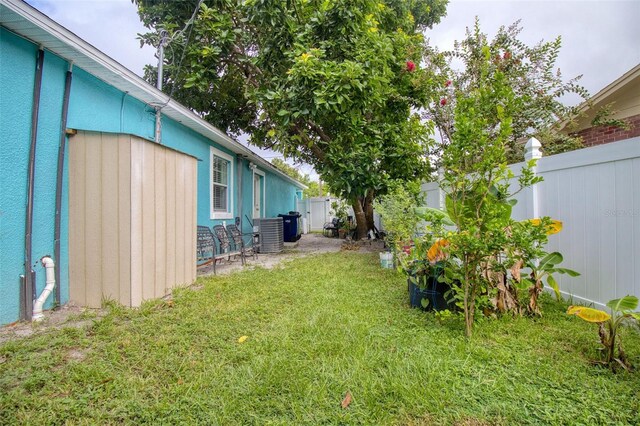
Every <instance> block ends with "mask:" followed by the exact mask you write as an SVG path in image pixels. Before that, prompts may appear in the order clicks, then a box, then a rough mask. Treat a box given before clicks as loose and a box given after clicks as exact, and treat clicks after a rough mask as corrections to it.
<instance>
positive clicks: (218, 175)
mask: <svg viewBox="0 0 640 426" xmlns="http://www.w3.org/2000/svg"><path fill="white" fill-rule="evenodd" d="M231 165H232V157H231V156H230V155H228V154H225V153H224V152H222V151H219V150H217V149H215V148H211V219H231V218H233V213H232V211H231V201H232V196H231V194H232V193H233V179H232V173H231V171H232V166H231Z"/></svg>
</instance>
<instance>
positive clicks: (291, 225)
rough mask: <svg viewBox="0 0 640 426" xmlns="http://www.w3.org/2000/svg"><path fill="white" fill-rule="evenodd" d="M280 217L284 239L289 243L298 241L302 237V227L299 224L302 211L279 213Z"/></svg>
mask: <svg viewBox="0 0 640 426" xmlns="http://www.w3.org/2000/svg"><path fill="white" fill-rule="evenodd" d="M278 217H281V218H282V225H283V227H282V230H283V234H284V241H285V242H287V243H295V242H296V241H298V240H299V239H300V232H299V230H300V227H299V226H298V219H299V218H300V213H296V214H279V215H278ZM300 231H301V230H300Z"/></svg>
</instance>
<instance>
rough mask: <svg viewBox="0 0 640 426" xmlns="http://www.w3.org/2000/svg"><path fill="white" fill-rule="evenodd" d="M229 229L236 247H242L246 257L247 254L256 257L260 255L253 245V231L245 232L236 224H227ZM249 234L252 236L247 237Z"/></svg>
mask: <svg viewBox="0 0 640 426" xmlns="http://www.w3.org/2000/svg"><path fill="white" fill-rule="evenodd" d="M227 231H228V232H229V235H230V236H231V239H232V240H233V242H234V243H235V246H236V248H238V247H240V250H241V251H242V254H243V257H244V259H246V258H247V255H250V256H253V258H254V259H256V258H257V257H258V252H257V251H256V250H255V247H254V246H253V232H252V233H250V234H243V233H241V232H240V230H239V229H238V227H237V226H236V225H227ZM247 236H249V237H250V238H249V239H247V238H246V237H247ZM247 241H248V242H247Z"/></svg>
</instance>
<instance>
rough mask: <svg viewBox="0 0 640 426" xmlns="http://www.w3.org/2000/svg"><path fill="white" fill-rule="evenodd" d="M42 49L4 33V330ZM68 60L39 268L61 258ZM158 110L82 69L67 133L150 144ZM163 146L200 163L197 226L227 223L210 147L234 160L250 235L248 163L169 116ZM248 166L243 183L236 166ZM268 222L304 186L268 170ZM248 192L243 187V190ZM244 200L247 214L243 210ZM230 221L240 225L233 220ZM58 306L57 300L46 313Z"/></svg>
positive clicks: (41, 174) (19, 268)
mask: <svg viewBox="0 0 640 426" xmlns="http://www.w3.org/2000/svg"><path fill="white" fill-rule="evenodd" d="M36 55H37V46H36V45H34V44H33V43H30V42H29V41H26V40H24V39H23V38H21V37H18V36H16V35H15V34H13V33H11V32H9V31H7V30H5V29H4V28H0V92H1V96H0V128H2V132H0V148H1V149H0V170H1V171H2V173H0V191H1V192H0V325H1V324H7V323H10V322H13V321H16V320H17V319H18V317H19V276H20V275H21V274H23V273H24V244H25V243H24V229H25V211H26V202H27V163H28V157H29V141H30V128H31V112H32V105H33V102H32V101H33V87H34V77H35V61H36ZM67 69H68V64H67V62H66V61H65V60H64V59H62V58H60V57H57V56H56V55H54V54H52V53H50V52H46V53H45V62H44V68H43V70H44V72H43V81H42V92H41V105H40V110H39V112H40V114H39V120H38V145H37V156H36V171H35V199H34V223H33V226H34V227H33V255H32V257H33V259H34V262H35V261H36V260H38V259H40V258H41V257H42V256H45V255H53V247H54V241H53V235H54V215H55V183H56V174H57V153H58V145H59V138H60V120H61V112H62V111H61V110H62V101H63V95H64V82H65V73H66V71H67ZM154 122H155V111H154V110H153V108H151V107H149V106H148V105H145V104H144V103H143V102H140V101H139V100H137V99H134V98H132V97H131V96H129V95H128V94H125V93H123V92H122V91H120V90H118V89H116V88H114V87H112V86H110V85H108V84H106V83H104V82H103V81H101V80H99V79H98V78H96V77H94V76H93V75H91V74H90V73H88V72H86V71H84V70H82V69H80V68H78V67H74V69H73V83H72V86H71V97H70V101H69V114H68V120H67V127H68V128H74V129H78V130H90V131H101V132H109V133H127V134H133V135H136V136H140V137H143V138H146V139H153V137H154ZM162 143H163V144H165V145H167V146H169V147H171V148H174V149H177V150H179V151H182V152H185V153H187V154H189V155H192V156H194V157H197V158H198V159H199V160H200V161H199V162H198V177H197V179H198V182H197V191H198V195H197V203H198V209H197V221H198V224H199V225H207V226H213V225H215V224H217V223H220V222H222V220H212V219H211V217H210V178H211V177H210V168H211V164H210V147H211V146H214V147H216V149H219V150H221V151H223V152H225V153H227V154H229V155H230V156H232V158H233V161H232V164H231V169H230V172H231V179H232V180H233V187H234V191H233V193H232V194H231V199H230V202H231V206H232V209H233V210H232V213H233V216H234V217H241V218H242V221H243V227H246V228H244V229H245V232H247V231H249V230H250V227H249V222H248V220H247V219H246V218H245V216H247V217H249V218H252V199H253V186H252V185H253V181H252V171H251V169H249V167H248V161H247V160H246V159H245V160H238V159H237V158H236V156H235V154H233V153H232V152H230V151H229V150H226V149H224V148H222V147H221V146H219V145H218V144H216V143H215V142H213V141H211V140H209V139H207V138H205V137H204V136H202V135H200V134H199V133H196V132H195V131H193V130H191V129H189V128H187V127H185V126H183V125H181V124H180V123H178V122H175V121H173V120H171V119H168V118H167V117H163V119H162ZM238 163H240V169H241V170H242V179H241V181H242V185H240V179H238V176H237V170H238V169H237V167H236V165H237V164H238ZM67 175H68V170H66V164H65V170H64V181H63V182H64V184H63V206H62V233H61V246H62V253H61V258H60V259H54V261H56V266H57V267H58V268H60V272H61V282H60V283H58V285H60V287H61V293H62V303H65V302H67V301H68V298H69V285H68V281H69V275H68V271H69V260H68V234H69V226H73V224H71V225H70V224H69V223H68V208H67V206H68V194H67V189H68V184H67V179H68V177H67ZM265 179H266V192H265V198H266V212H265V216H266V217H273V216H277V215H278V214H279V213H286V212H288V211H289V210H292V209H294V208H295V203H294V197H295V194H296V188H295V186H294V185H292V184H291V183H289V182H288V181H286V180H284V179H283V178H281V177H280V176H278V175H277V174H274V173H272V172H270V171H266V176H265ZM241 187H242V188H241ZM240 196H241V197H242V211H241V212H240V211H239V210H238V204H239V203H238V201H239V197H240ZM225 222H227V223H232V222H233V219H226V220H225ZM34 270H36V273H37V277H36V287H37V293H38V294H39V293H40V292H41V291H42V289H43V288H44V285H45V282H44V281H45V279H44V278H45V277H44V275H45V274H44V269H43V268H42V266H41V265H37V266H35V267H34ZM50 307H51V298H50V299H49V301H48V303H47V304H46V305H45V308H50Z"/></svg>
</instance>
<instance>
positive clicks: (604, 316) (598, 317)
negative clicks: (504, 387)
mask: <svg viewBox="0 0 640 426" xmlns="http://www.w3.org/2000/svg"><path fill="white" fill-rule="evenodd" d="M567 314H568V315H576V316H577V317H578V318H580V319H583V320H585V321H587V322H595V323H600V322H605V321H607V320H609V319H610V318H611V315H609V314H608V313H606V312H605V311H601V310H600V309H593V308H587V307H586V306H569V309H567Z"/></svg>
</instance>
